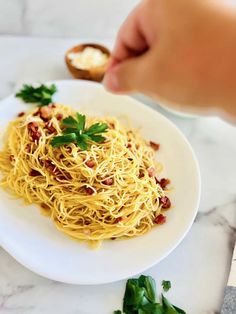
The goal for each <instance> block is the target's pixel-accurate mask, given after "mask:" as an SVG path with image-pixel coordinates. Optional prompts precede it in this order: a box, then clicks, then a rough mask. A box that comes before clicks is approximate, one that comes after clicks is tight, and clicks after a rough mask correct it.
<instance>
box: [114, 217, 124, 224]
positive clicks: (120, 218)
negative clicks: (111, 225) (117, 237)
mask: <svg viewBox="0 0 236 314" xmlns="http://www.w3.org/2000/svg"><path fill="white" fill-rule="evenodd" d="M122 220H123V218H122V217H117V218H116V219H115V224H117V223H118V222H120V221H122Z"/></svg>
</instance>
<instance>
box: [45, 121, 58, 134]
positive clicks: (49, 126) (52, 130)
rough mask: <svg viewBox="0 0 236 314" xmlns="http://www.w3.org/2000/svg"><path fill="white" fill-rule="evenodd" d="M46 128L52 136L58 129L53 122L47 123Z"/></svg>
mask: <svg viewBox="0 0 236 314" xmlns="http://www.w3.org/2000/svg"><path fill="white" fill-rule="evenodd" d="M45 128H46V129H47V130H48V131H49V133H50V134H53V133H56V131H57V130H56V129H55V128H54V126H53V125H52V122H46V124H45Z"/></svg>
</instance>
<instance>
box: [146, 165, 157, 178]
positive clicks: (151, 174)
mask: <svg viewBox="0 0 236 314" xmlns="http://www.w3.org/2000/svg"><path fill="white" fill-rule="evenodd" d="M147 171H148V175H149V177H154V176H155V173H156V170H155V168H154V167H150V168H148V170H147Z"/></svg>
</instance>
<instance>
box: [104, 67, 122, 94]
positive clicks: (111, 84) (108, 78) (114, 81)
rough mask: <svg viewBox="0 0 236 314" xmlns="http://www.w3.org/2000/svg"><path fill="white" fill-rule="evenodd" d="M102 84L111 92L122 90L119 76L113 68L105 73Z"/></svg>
mask: <svg viewBox="0 0 236 314" xmlns="http://www.w3.org/2000/svg"><path fill="white" fill-rule="evenodd" d="M102 84H103V86H104V87H105V89H106V90H108V91H110V92H113V93H118V92H121V90H120V86H119V81H118V78H117V76H116V75H115V73H114V72H113V71H111V70H110V71H107V73H106V74H105V76H104V79H103V81H102Z"/></svg>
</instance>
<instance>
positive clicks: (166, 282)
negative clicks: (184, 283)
mask: <svg viewBox="0 0 236 314" xmlns="http://www.w3.org/2000/svg"><path fill="white" fill-rule="evenodd" d="M161 285H162V288H163V290H164V291H165V292H167V291H169V290H170V288H171V282H170V281H169V280H162V283H161Z"/></svg>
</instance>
